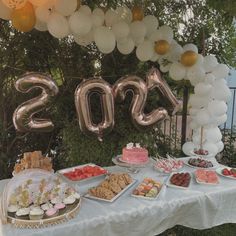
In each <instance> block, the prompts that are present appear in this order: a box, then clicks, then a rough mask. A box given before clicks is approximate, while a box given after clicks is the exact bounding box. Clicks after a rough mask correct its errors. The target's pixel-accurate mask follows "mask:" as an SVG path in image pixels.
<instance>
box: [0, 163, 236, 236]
mask: <svg viewBox="0 0 236 236" xmlns="http://www.w3.org/2000/svg"><path fill="white" fill-rule="evenodd" d="M108 169H109V170H110V171H114V172H115V171H122V170H123V171H124V169H123V168H121V167H110V168H108ZM184 170H185V171H190V172H193V171H194V170H195V169H194V168H191V167H187V166H185V167H184ZM133 177H134V178H136V179H137V180H140V181H141V180H142V179H143V178H144V177H152V178H154V179H156V180H160V181H163V182H165V181H166V179H167V177H166V176H160V174H158V173H157V172H156V171H155V170H154V169H153V168H152V167H151V166H149V167H146V168H144V169H142V170H141V171H140V172H139V173H138V174H134V175H133ZM6 182H7V180H2V181H0V192H2V191H3V188H4V185H5V184H6ZM94 184H95V183H90V184H83V185H81V186H78V188H79V189H80V193H82V194H83V193H84V192H85V191H86V190H87V189H88V188H89V187H91V186H92V185H94ZM133 188H134V187H132V188H130V189H129V190H128V191H127V192H125V194H124V195H122V196H121V197H120V198H118V199H117V200H116V201H115V202H114V203H104V202H98V201H94V200H89V199H85V198H83V199H82V206H81V210H80V212H79V214H78V216H77V217H76V218H74V219H72V220H71V221H69V222H66V223H64V224H60V225H57V226H53V227H49V228H43V229H38V230H30V229H15V228H13V227H12V226H11V225H4V226H0V227H1V229H0V235H1V234H2V235H4V236H13V235H14V236H18V235H22V236H23V235H24V236H37V235H46V236H54V235H56V236H66V235H68V236H72V235H73V236H75V235H81V236H94V235H96V236H123V235H129V236H144V235H145V236H149V235H150V236H153V235H157V234H159V233H161V232H163V231H165V230H166V229H168V228H171V227H173V226H175V225H183V226H187V227H191V228H195V229H206V228H211V227H213V226H217V225H220V224H224V223H236V180H233V179H228V178H225V177H220V184H219V185H217V186H208V185H200V184H197V183H196V182H195V180H194V179H192V182H191V186H190V189H189V190H182V189H176V188H170V187H166V186H165V187H163V189H162V191H161V194H160V195H159V197H158V198H157V199H156V200H154V201H150V200H143V199H137V198H134V197H132V196H131V192H132V190H133Z"/></svg>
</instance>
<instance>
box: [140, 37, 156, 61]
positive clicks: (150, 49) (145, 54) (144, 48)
mask: <svg viewBox="0 0 236 236" xmlns="http://www.w3.org/2000/svg"><path fill="white" fill-rule="evenodd" d="M153 53H154V45H153V43H152V42H150V41H147V40H146V41H144V42H143V43H142V44H140V45H139V46H138V47H137V50H136V56H137V58H138V59H139V60H140V61H148V60H150V59H151V58H152V55H153Z"/></svg>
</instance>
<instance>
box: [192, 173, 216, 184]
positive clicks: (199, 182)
mask: <svg viewBox="0 0 236 236" xmlns="http://www.w3.org/2000/svg"><path fill="white" fill-rule="evenodd" d="M194 175H195V180H196V182H197V183H198V184H204V185H218V184H219V183H220V180H219V178H218V176H217V178H218V182H217V183H206V182H201V181H199V180H198V179H197V176H196V174H195V173H194Z"/></svg>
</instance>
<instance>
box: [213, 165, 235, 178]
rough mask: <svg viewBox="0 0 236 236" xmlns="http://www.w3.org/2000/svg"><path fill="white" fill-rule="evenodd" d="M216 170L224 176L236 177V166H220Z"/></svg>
mask: <svg viewBox="0 0 236 236" xmlns="http://www.w3.org/2000/svg"><path fill="white" fill-rule="evenodd" d="M216 172H217V173H218V174H219V175H222V176H224V177H227V178H230V179H236V168H230V167H227V168H218V169H217V170H216Z"/></svg>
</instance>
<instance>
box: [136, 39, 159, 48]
mask: <svg viewBox="0 0 236 236" xmlns="http://www.w3.org/2000/svg"><path fill="white" fill-rule="evenodd" d="M132 39H133V40H134V44H135V46H136V47H138V46H139V45H140V44H142V43H143V42H144V39H145V38H144V37H140V38H132ZM153 47H154V46H153Z"/></svg>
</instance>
